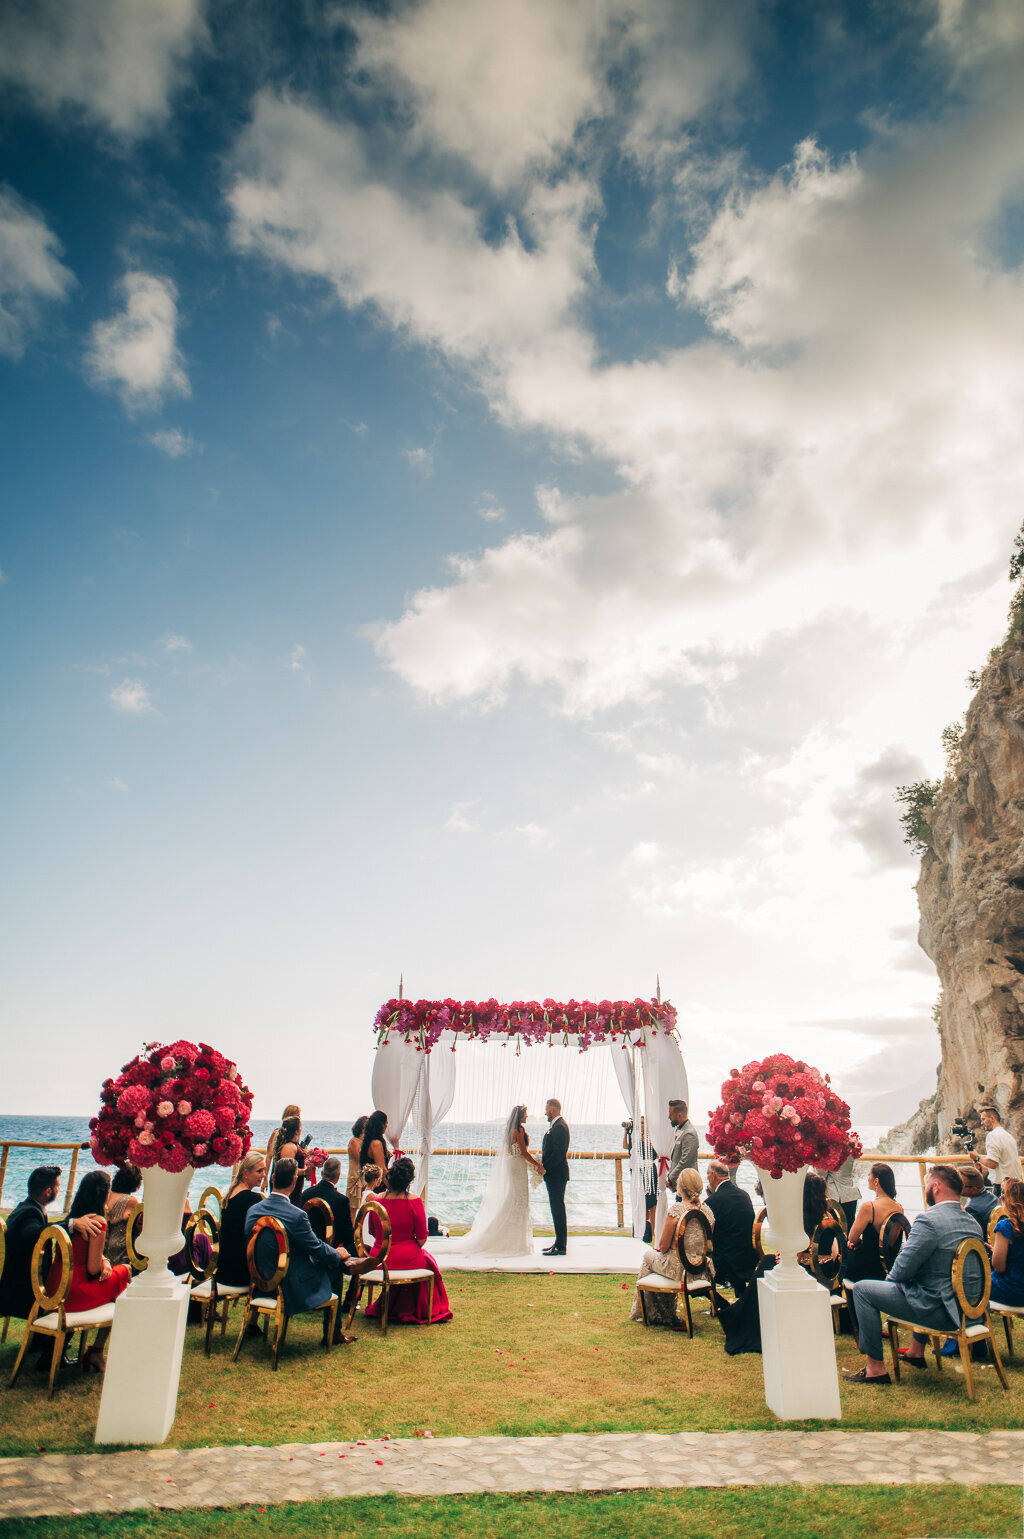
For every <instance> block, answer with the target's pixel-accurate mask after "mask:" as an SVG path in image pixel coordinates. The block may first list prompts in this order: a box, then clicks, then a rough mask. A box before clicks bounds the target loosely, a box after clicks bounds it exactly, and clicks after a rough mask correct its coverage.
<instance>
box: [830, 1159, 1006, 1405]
mask: <svg viewBox="0 0 1024 1539" xmlns="http://www.w3.org/2000/svg"><path fill="white" fill-rule="evenodd" d="M962 1190H963V1183H962V1182H961V1180H960V1175H959V1173H958V1172H957V1170H956V1169H955V1167H954V1166H952V1165H941V1164H940V1165H933V1166H932V1167H931V1169H930V1170H929V1172H928V1175H927V1177H926V1178H925V1201H926V1203H927V1204H928V1207H927V1208H926V1209H925V1211H924V1212H923V1213H922V1214H920V1215H919V1217H917V1218H916V1219H915V1220H914V1223H913V1225H912V1227H911V1230H910V1233H909V1234H908V1236H907V1238H906V1240H905V1241H904V1244H903V1249H902V1250H901V1251H900V1253H899V1255H898V1256H897V1257H896V1260H895V1261H894V1262H893V1265H892V1268H891V1270H890V1272H889V1276H888V1278H887V1279H886V1280H885V1281H884V1282H881V1281H878V1280H875V1279H872V1278H868V1279H866V1280H865V1281H864V1282H859V1283H858V1284H857V1286H856V1287H855V1288H853V1289H852V1290H851V1291H852V1294H853V1304H854V1311H855V1313H856V1316H857V1329H858V1336H859V1340H860V1349H861V1351H862V1352H863V1353H864V1355H865V1357H866V1359H867V1361H866V1362H865V1364H864V1366H863V1368H861V1369H859V1371H858V1372H856V1373H848V1374H844V1377H845V1378H846V1379H848V1380H849V1381H851V1382H853V1383H856V1384H873V1385H876V1386H878V1385H885V1384H890V1383H891V1382H892V1380H891V1379H890V1377H889V1374H888V1373H887V1372H886V1368H885V1362H884V1360H883V1358H882V1315H883V1314H890V1315H893V1316H895V1317H896V1318H898V1319H900V1320H909V1321H912V1322H914V1323H915V1324H919V1325H920V1326H921V1330H920V1331H915V1332H914V1334H913V1341H912V1344H911V1345H910V1346H909V1347H908V1348H906V1349H905V1351H904V1352H901V1353H900V1356H901V1358H902V1360H903V1361H904V1362H908V1363H910V1365H911V1367H916V1368H924V1366H925V1361H924V1349H925V1347H926V1346H927V1344H928V1336H929V1334H930V1333H935V1332H939V1333H941V1334H943V1335H945V1334H946V1333H947V1332H948V1331H949V1330H950V1329H951V1328H952V1329H953V1330H958V1329H959V1327H960V1314H959V1310H958V1309H957V1303H956V1296H955V1294H954V1293H953V1283H952V1278H951V1271H952V1265H953V1257H954V1255H955V1254H956V1248H957V1246H958V1245H959V1244H960V1241H961V1240H966V1239H977V1238H978V1224H977V1220H976V1219H973V1218H972V1217H971V1215H970V1214H969V1213H965V1212H964V1211H963V1209H962V1208H961V1207H960V1193H961V1191H962Z"/></svg>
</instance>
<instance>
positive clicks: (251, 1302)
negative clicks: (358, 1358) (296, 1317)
mask: <svg viewBox="0 0 1024 1539" xmlns="http://www.w3.org/2000/svg"><path fill="white" fill-rule="evenodd" d="M265 1233H269V1234H272V1235H273V1236H274V1238H275V1239H276V1241H277V1267H276V1269H275V1271H274V1272H272V1273H271V1275H270V1276H269V1277H265V1276H264V1275H263V1273H262V1272H261V1271H260V1262H259V1259H258V1255H257V1250H258V1242H259V1239H260V1236H261V1235H263V1234H265ZM246 1257H247V1259H248V1262H249V1275H250V1277H251V1278H252V1282H251V1283H250V1285H249V1290H248V1293H247V1295H246V1299H245V1308H244V1310H243V1311H242V1326H241V1329H240V1331H239V1332H238V1341H237V1342H236V1343H235V1350H234V1354H233V1356H232V1359H231V1361H232V1362H237V1361H238V1354H239V1352H240V1351H241V1350H242V1342H243V1341H244V1340H245V1336H246V1332H247V1331H248V1329H249V1326H250V1325H251V1324H252V1322H253V1321H254V1320H262V1321H264V1322H265V1324H266V1326H267V1328H271V1327H272V1332H273V1334H272V1339H271V1354H272V1358H273V1361H272V1365H271V1366H272V1368H273V1371H274V1372H275V1373H276V1372H277V1358H278V1353H279V1352H280V1350H281V1348H282V1347H283V1346H284V1339H285V1336H286V1335H287V1334H288V1321H289V1320H290V1319H291V1315H290V1314H289V1313H288V1311H287V1310H286V1309H285V1304H284V1294H283V1293H282V1291H281V1284H282V1283H283V1282H284V1279H285V1277H286V1276H287V1275H288V1263H289V1260H290V1254H289V1250H288V1232H287V1230H286V1229H285V1227H284V1225H283V1224H282V1222H281V1220H280V1219H279V1218H272V1217H271V1215H270V1214H269V1213H265V1214H264V1215H263V1217H262V1218H258V1219H257V1220H256V1222H255V1224H254V1225H253V1227H252V1233H251V1234H250V1236H249V1246H248V1249H247V1251H246ZM303 1313H304V1314H307V1313H308V1314H325V1316H326V1318H325V1322H324V1323H325V1331H324V1351H325V1352H329V1351H330V1350H331V1340H332V1337H333V1336H334V1326H335V1322H336V1320H337V1317H338V1295H337V1294H336V1293H332V1294H331V1296H330V1298H329V1299H325V1300H324V1302H323V1303H322V1304H317V1305H315V1306H314V1308H313V1309H311V1310H304V1311H303Z"/></svg>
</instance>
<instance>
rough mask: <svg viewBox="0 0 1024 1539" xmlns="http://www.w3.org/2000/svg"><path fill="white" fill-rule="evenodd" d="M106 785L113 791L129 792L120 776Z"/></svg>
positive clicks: (115, 776) (116, 776)
mask: <svg viewBox="0 0 1024 1539" xmlns="http://www.w3.org/2000/svg"><path fill="white" fill-rule="evenodd" d="M106 785H107V787H108V788H109V790H111V791H127V789H128V787H127V785H126V784H125V782H124V781H123V780H122V779H121V777H120V775H114V776H113V777H112V779H110V780H108V781H106Z"/></svg>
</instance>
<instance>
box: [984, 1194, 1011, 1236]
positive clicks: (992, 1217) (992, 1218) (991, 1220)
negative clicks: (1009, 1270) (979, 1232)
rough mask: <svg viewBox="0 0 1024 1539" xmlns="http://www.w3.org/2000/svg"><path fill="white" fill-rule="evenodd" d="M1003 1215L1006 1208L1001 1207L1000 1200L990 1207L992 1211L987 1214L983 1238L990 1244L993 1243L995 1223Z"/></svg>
mask: <svg viewBox="0 0 1024 1539" xmlns="http://www.w3.org/2000/svg"><path fill="white" fill-rule="evenodd" d="M1005 1217H1006V1209H1005V1208H1004V1207H1003V1205H1002V1203H1001V1202H997V1203H996V1205H995V1207H994V1208H993V1209H992V1212H991V1213H990V1214H989V1216H988V1230H987V1232H986V1235H985V1238H986V1239H987V1240H988V1243H989V1244H990V1245H993V1244H994V1243H995V1238H996V1225H997V1224H998V1222H999V1220H1000V1219H1001V1218H1005Z"/></svg>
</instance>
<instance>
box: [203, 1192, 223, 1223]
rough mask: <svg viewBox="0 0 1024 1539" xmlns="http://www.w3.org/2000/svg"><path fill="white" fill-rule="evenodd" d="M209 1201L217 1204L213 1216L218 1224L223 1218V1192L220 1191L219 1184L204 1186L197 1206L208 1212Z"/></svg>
mask: <svg viewBox="0 0 1024 1539" xmlns="http://www.w3.org/2000/svg"><path fill="white" fill-rule="evenodd" d="M211 1202H215V1203H216V1204H217V1212H216V1213H215V1214H214V1217H215V1218H216V1220H217V1222H218V1224H219V1223H221V1222H222V1221H223V1218H224V1193H223V1192H222V1191H221V1189H220V1187H219V1186H208V1187H207V1188H206V1190H205V1192H204V1193H203V1195H202V1196H201V1197H200V1199H199V1207H200V1208H205V1209H206V1211H207V1213H209V1211H210V1203H211ZM198 1211H199V1208H197V1209H196V1212H197V1213H198Z"/></svg>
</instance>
